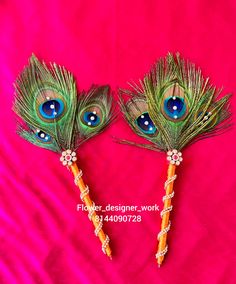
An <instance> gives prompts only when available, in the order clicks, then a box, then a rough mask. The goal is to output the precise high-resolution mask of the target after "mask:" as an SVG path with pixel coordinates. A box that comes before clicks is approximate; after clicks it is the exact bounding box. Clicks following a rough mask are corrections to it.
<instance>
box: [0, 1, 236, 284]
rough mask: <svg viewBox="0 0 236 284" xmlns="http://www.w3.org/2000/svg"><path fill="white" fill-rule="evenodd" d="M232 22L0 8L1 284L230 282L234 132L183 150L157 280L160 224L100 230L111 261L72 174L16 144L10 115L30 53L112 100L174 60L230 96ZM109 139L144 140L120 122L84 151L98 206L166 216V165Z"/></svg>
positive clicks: (77, 5) (133, 12)
mask: <svg viewBox="0 0 236 284" xmlns="http://www.w3.org/2000/svg"><path fill="white" fill-rule="evenodd" d="M235 19H236V4H235V1H232V0H231V1H219V0H216V1H190V0H189V1H154V0H152V1H150V0H149V1H143V0H140V1H137V0H136V1H118V0H117V1H115V0H110V1H94V0H90V1H73V2H72V1H63V0H61V1H52V0H51V1H43V0H40V1H27V0H22V1H13V0H9V1H7V0H2V1H0V96H1V107H0V120H1V124H0V125H1V126H0V145H1V148H0V153H1V156H0V160H1V166H0V186H1V190H0V195H1V198H0V220H1V226H0V283H1V284H5V283H7V284H14V283H20V284H23V283H24V284H30V283H46V284H49V283H58V284H62V283H63V284H64V283H66V284H68V283H70V284H74V283H96V284H97V283H98V284H100V283H137V284H139V283H150V284H151V283H160V284H162V283H165V284H172V283H175V284H183V283H197V284H201V283H204V284H205V283H207V284H208V283H209V284H212V283H219V284H225V283H227V284H230V283H236V270H235V265H236V259H235V249H236V242H235V241H236V210H235V199H236V191H235V185H236V178H235V176H236V175H235V158H236V155H235V152H234V149H235V128H232V130H231V131H229V132H227V133H226V134H224V135H222V136H218V137H215V138H211V139H208V140H204V141H201V142H198V143H197V144H194V145H192V146H191V147H189V148H187V149H186V150H184V163H183V164H182V165H181V166H180V167H179V168H178V180H177V182H176V185H175V191H176V196H175V198H174V211H173V214H172V230H171V233H170V234H169V248H170V252H169V254H168V256H167V257H166V261H165V263H164V265H163V267H162V268H161V269H158V268H157V265H156V261H155V249H156V235H157V232H158V230H159V226H160V218H159V213H158V212H150V213H145V212H143V213H141V216H142V219H143V220H142V222H141V223H111V222H108V223H105V229H106V231H107V233H108V234H109V235H110V238H111V240H112V241H111V247H112V250H113V260H112V261H110V260H109V259H107V258H106V257H105V256H104V255H103V253H102V252H101V251H100V243H99V241H98V240H97V239H96V238H95V237H94V233H93V229H92V226H91V224H90V222H89V221H88V219H87V216H86V214H85V213H84V212H77V211H76V204H77V203H80V199H79V193H78V191H77V190H76V188H75V186H74V184H73V179H72V176H71V174H70V173H69V172H68V171H67V170H66V169H65V168H63V167H62V166H61V163H60V162H59V157H58V156H57V155H56V154H54V153H51V152H49V151H46V150H43V149H40V148H37V147H35V146H34V145H31V144H29V143H27V142H26V141H24V140H23V139H21V138H20V137H18V136H17V135H16V134H15V128H16V126H15V116H14V114H13V112H12V111H11V107H12V101H13V92H14V90H13V85H12V84H13V82H14V80H15V78H16V76H17V75H18V74H19V72H20V71H21V70H22V68H23V66H24V65H25V64H27V59H28V57H29V56H30V55H31V53H32V52H34V53H35V54H36V55H37V56H38V57H39V58H41V59H42V58H43V59H45V60H46V61H47V62H48V61H55V62H57V63H58V64H61V65H64V66H65V67H66V68H68V69H69V70H70V71H72V72H73V73H74V75H75V76H76V79H77V82H78V85H79V88H80V89H83V88H85V89H87V88H88V87H89V86H90V84H92V83H97V84H105V83H108V84H110V85H111V86H112V88H113V90H114V93H115V96H116V88H117V87H118V86H120V87H123V88H124V87H127V82H128V81H130V80H132V79H133V80H138V78H141V77H142V76H143V74H144V73H145V72H147V71H148V69H149V67H150V66H151V64H152V63H154V61H155V60H156V59H157V58H159V57H160V56H165V55H166V53H167V52H168V51H172V52H176V51H179V52H180V53H181V55H182V56H184V57H185V58H188V59H190V60H191V61H193V62H195V63H196V64H197V65H198V66H200V67H201V68H202V70H203V73H204V75H206V76H210V77H211V79H212V83H213V84H215V85H216V86H218V87H221V86H224V87H225V88H224V91H223V93H227V92H232V93H235V92H236V91H235V90H236V80H235V66H236V56H235V51H236V40H235V28H236V22H235ZM235 110H236V97H235V95H234V96H233V98H232V111H233V112H235ZM233 120H235V116H233ZM113 135H115V136H117V137H120V138H126V139H130V140H133V141H139V142H141V141H143V140H142V139H141V138H139V137H137V136H136V135H135V134H134V133H133V132H132V131H131V129H130V127H129V126H128V125H127V124H126V123H125V121H124V120H123V119H122V117H121V116H119V119H118V120H117V121H116V122H115V123H114V124H113V125H112V126H111V127H109V129H107V131H106V132H104V133H103V134H102V135H100V136H98V137H96V138H94V139H91V140H90V141H88V142H87V144H84V145H83V146H82V147H81V148H80V149H79V151H78V155H79V163H80V164H81V167H82V169H83V171H84V173H85V181H86V182H87V183H88V184H89V185H90V188H91V195H92V197H93V199H94V200H95V201H96V204H97V205H103V206H106V205H107V204H109V203H111V204H113V205H117V204H122V205H152V204H157V205H159V206H161V205H162V201H161V199H162V196H163V194H164V190H163V183H164V181H165V177H166V169H167V164H166V157H165V155H164V154H159V153H155V152H151V151H148V150H144V149H139V148H135V147H130V146H124V145H119V144H116V143H114V142H113V141H112V136H113ZM103 214H104V213H103ZM119 214H122V213H120V212H119ZM104 215H105V214H104Z"/></svg>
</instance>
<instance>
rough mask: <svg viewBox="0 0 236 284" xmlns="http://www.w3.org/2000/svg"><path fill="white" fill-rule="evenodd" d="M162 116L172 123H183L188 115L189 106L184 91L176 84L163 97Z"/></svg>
mask: <svg viewBox="0 0 236 284" xmlns="http://www.w3.org/2000/svg"><path fill="white" fill-rule="evenodd" d="M163 97H164V98H163V102H162V106H161V111H162V114H163V115H164V116H165V118H167V119H168V120H171V121H182V120H183V119H184V118H185V117H186V115H187V114H188V104H187V100H186V96H185V94H184V91H183V89H182V88H181V87H180V86H179V85H178V84H175V85H174V86H171V87H170V88H168V89H167V90H166V91H165V93H164V96H163Z"/></svg>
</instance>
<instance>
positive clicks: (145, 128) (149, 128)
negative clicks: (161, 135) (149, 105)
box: [135, 112, 157, 135]
mask: <svg viewBox="0 0 236 284" xmlns="http://www.w3.org/2000/svg"><path fill="white" fill-rule="evenodd" d="M135 122H136V124H137V126H138V128H139V129H140V130H141V131H142V132H143V133H145V134H148V135H150V134H154V133H156V131H157V128H156V126H155V125H154V123H153V121H152V120H151V118H150V116H149V114H148V112H144V113H142V114H141V115H140V116H139V117H138V118H136V121H135Z"/></svg>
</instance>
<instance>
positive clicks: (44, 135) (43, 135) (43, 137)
mask: <svg viewBox="0 0 236 284" xmlns="http://www.w3.org/2000/svg"><path fill="white" fill-rule="evenodd" d="M35 136H36V138H37V139H38V140H40V141H41V142H45V143H47V142H50V141H51V139H52V138H51V136H50V135H48V134H47V133H45V132H43V131H42V130H40V129H37V130H36V132H35Z"/></svg>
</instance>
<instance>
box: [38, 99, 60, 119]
mask: <svg viewBox="0 0 236 284" xmlns="http://www.w3.org/2000/svg"><path fill="white" fill-rule="evenodd" d="M63 110H64V103H63V101H62V100H60V99H52V100H47V101H46V102H44V103H42V104H41V105H40V106H39V112H40V114H41V115H42V117H43V118H45V119H54V118H58V117H60V116H61V114H62V113H63Z"/></svg>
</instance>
